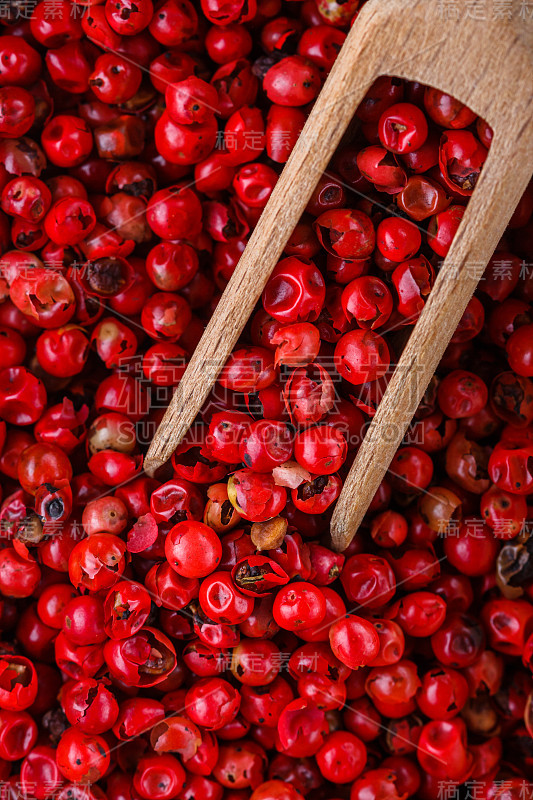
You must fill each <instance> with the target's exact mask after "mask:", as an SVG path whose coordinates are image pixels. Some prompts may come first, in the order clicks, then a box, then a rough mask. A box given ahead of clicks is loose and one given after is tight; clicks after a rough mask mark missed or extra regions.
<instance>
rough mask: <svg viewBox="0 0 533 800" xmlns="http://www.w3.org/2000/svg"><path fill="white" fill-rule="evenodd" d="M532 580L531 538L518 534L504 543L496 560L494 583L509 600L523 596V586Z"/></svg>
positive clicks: (532, 552) (524, 534)
mask: <svg viewBox="0 0 533 800" xmlns="http://www.w3.org/2000/svg"><path fill="white" fill-rule="evenodd" d="M532 579H533V536H531V535H530V534H528V533H526V532H522V533H520V534H519V535H518V536H517V538H516V539H513V540H512V541H510V542H506V543H505V544H504V546H503V547H502V549H501V550H500V552H499V553H498V558H497V560H496V583H497V584H498V587H499V589H500V591H501V592H502V594H503V595H504V596H505V597H507V598H508V599H509V600H514V599H515V598H516V597H521V596H522V595H523V594H524V589H523V588H522V587H523V586H524V584H526V583H529V582H531V580H532Z"/></svg>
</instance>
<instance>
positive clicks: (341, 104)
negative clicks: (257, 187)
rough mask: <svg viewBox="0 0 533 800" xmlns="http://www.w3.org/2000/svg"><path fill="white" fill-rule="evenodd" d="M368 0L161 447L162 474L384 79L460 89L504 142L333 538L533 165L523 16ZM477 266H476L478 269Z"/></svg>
mask: <svg viewBox="0 0 533 800" xmlns="http://www.w3.org/2000/svg"><path fill="white" fill-rule="evenodd" d="M453 5H454V6H455V7H459V12H460V13H459V18H458V19H455V18H447V15H446V13H445V12H446V0H386V2H384V0H369V2H368V3H367V4H366V5H365V6H364V7H363V9H362V11H361V13H360V15H359V18H358V20H357V22H356V24H355V25H354V26H353V27H352V29H351V31H350V33H349V35H348V37H347V40H346V42H345V45H344V47H343V48H342V50H341V53H340V54H339V56H338V58H337V60H336V62H335V65H334V67H333V70H332V71H331V73H330V75H329V77H328V80H327V81H326V84H325V86H324V88H323V90H322V92H321V94H320V96H319V97H318V99H317V101H316V103H315V105H314V108H313V110H312V112H311V114H310V116H309V118H308V120H307V123H306V125H305V127H304V129H303V131H302V134H301V136H300V138H299V140H298V142H297V144H296V146H295V148H294V150H293V152H292V154H291V157H290V159H289V161H288V162H287V164H286V166H285V169H284V170H283V173H282V175H281V177H280V179H279V181H278V183H277V185H276V188H275V189H274V191H273V193H272V196H271V198H270V200H269V202H268V204H267V206H266V208H265V210H264V211H263V214H262V216H261V219H260V221H259V223H258V225H257V227H256V228H255V230H254V232H253V234H252V236H251V237H250V241H249V243H248V245H247V247H246V250H245V251H244V253H243V255H242V257H241V259H240V261H239V264H238V265H237V268H236V269H235V272H234V273H233V276H232V278H231V280H230V282H229V284H228V286H227V288H226V290H225V292H224V294H223V296H222V298H221V300H220V302H219V304H218V306H217V310H216V313H215V314H214V315H213V317H212V318H211V320H210V322H209V323H208V325H207V328H206V330H205V333H204V335H203V337H202V339H201V341H200V343H199V345H198V347H197V349H196V351H195V353H194V355H193V357H192V359H191V361H190V364H189V366H188V367H187V370H186V372H185V375H184V376H183V378H182V380H181V382H180V384H179V386H178V387H177V389H176V392H175V394H174V396H173V398H172V401H171V403H170V405H169V408H168V409H167V411H166V413H165V416H164V417H163V420H162V422H161V424H160V426H159V428H158V431H157V433H156V435H155V437H154V440H153V442H152V444H151V446H150V448H149V451H148V454H147V457H146V461H145V470H146V471H147V472H148V473H149V474H153V472H154V471H155V469H157V467H159V466H160V465H161V464H163V463H164V462H165V461H166V460H167V459H168V458H169V457H170V455H171V454H172V452H173V451H174V449H175V448H176V446H177V445H178V444H179V442H180V441H181V439H182V438H183V436H184V435H185V433H186V431H187V430H188V428H189V427H190V425H191V423H192V422H193V421H194V418H195V417H196V415H197V413H198V411H199V409H200V408H201V406H202V404H203V402H204V400H205V398H206V397H207V395H208V393H209V391H210V389H211V388H212V386H213V384H214V383H215V381H216V378H217V375H218V373H219V371H220V369H221V368H222V367H223V365H224V363H225V361H226V359H227V357H228V356H229V354H230V353H231V351H232V349H233V347H234V345H235V344H236V342H237V340H238V338H239V336H240V334H241V331H242V329H243V328H244V325H245V324H246V321H247V320H248V318H249V316H250V314H251V313H252V311H253V309H254V306H255V305H256V303H257V301H258V300H259V298H260V296H261V292H262V290H263V288H264V286H265V284H266V282H267V280H268V278H269V276H270V273H271V272H272V269H273V268H274V266H275V264H276V263H277V261H278V260H279V258H280V257H281V254H282V252H283V248H284V247H285V245H286V243H287V241H288V239H289V237H290V235H291V233H292V231H293V229H294V227H295V225H296V223H297V222H298V220H299V218H300V216H301V214H302V213H303V211H304V209H305V206H306V205H307V202H308V200H309V197H310V196H311V194H312V192H313V189H314V187H315V185H316V183H317V181H318V179H319V177H320V175H321V173H322V172H323V170H324V169H325V168H326V166H327V164H328V162H329V160H330V158H331V156H332V155H333V153H334V151H335V149H336V147H337V145H338V144H339V142H340V140H341V137H342V135H343V133H344V131H345V130H346V128H347V126H348V124H349V122H350V120H351V119H352V117H353V114H354V112H355V109H356V108H357V106H358V105H359V103H360V101H361V100H362V98H363V97H364V95H365V93H366V92H367V90H368V89H369V87H370V86H371V85H372V83H373V82H374V80H375V79H376V78H377V77H378V76H380V75H397V76H399V77H401V78H405V79H407V80H416V81H420V82H421V83H426V84H429V85H431V86H436V87H438V88H440V89H442V90H443V91H445V92H447V93H448V94H451V95H453V96H455V97H457V98H458V99H459V100H461V101H462V102H464V103H466V104H467V105H468V106H469V107H470V108H471V109H472V110H474V111H475V112H476V113H477V114H479V115H480V116H482V117H483V118H484V119H486V120H487V122H488V123H489V124H490V125H491V127H492V128H493V129H494V132H495V135H494V141H493V145H492V147H491V150H490V153H489V156H488V158H487V161H486V163H485V165H484V168H483V172H482V174H481V177H480V180H479V182H478V188H477V189H476V191H475V193H474V195H473V197H472V199H471V201H470V203H469V206H468V209H467V212H466V214H465V216H464V219H463V222H462V224H461V227H460V229H459V231H458V234H457V236H456V237H455V240H454V243H453V245H452V248H451V249H450V252H449V254H448V257H447V258H446V261H445V264H444V266H443V267H442V269H441V271H440V274H439V276H438V279H437V281H436V284H435V287H434V288H433V291H432V293H431V296H430V299H429V302H428V303H427V304H426V308H425V309H424V312H423V313H422V315H421V317H420V319H419V321H418V322H417V325H416V326H415V329H414V330H413V333H412V335H411V337H410V340H409V342H408V345H407V347H406V348H405V350H404V352H403V354H402V356H401V359H400V362H399V364H398V368H397V370H396V372H395V374H394V376H393V378H392V380H391V382H390V384H389V387H388V389H387V392H386V394H385V396H384V398H383V401H382V402H381V404H380V407H379V409H378V413H377V414H376V416H375V417H374V420H373V422H372V425H371V426H370V428H369V431H368V434H367V436H366V437H365V440H364V442H363V444H362V446H361V448H360V450H359V453H358V455H357V458H356V461H355V463H354V465H353V468H352V470H351V472H350V475H349V477H348V480H347V481H346V484H345V487H344V490H343V493H342V495H341V497H340V498H339V501H338V503H337V507H336V510H335V514H334V517H333V521H332V539H333V543H334V546H335V547H336V548H337V549H338V550H343V549H344V548H345V547H346V546H347V545H348V543H349V542H350V541H351V539H352V538H353V535H354V534H355V532H356V530H357V527H358V526H359V524H360V522H361V520H362V518H363V516H364V513H365V512H366V509H367V508H368V505H369V503H370V501H371V499H372V497H373V495H374V493H375V491H376V489H377V487H378V486H379V484H380V482H381V480H382V478H383V475H384V474H385V472H386V470H387V468H388V466H389V464H390V461H391V459H392V457H393V455H394V453H395V451H396V449H397V447H398V445H399V443H400V442H401V439H402V437H403V434H404V432H405V429H406V428H407V426H408V424H409V422H410V420H411V418H412V415H413V413H414V411H415V409H416V405H417V404H418V401H419V399H420V397H421V396H422V394H423V393H424V391H425V388H426V386H427V383H428V382H429V380H430V379H431V376H432V374H433V373H434V371H435V368H436V366H437V364H438V362H439V360H440V358H441V355H442V353H443V352H444V350H445V348H446V346H447V344H448V342H449V340H450V338H451V335H452V333H453V331H454V330H455V328H456V326H457V323H458V322H459V320H460V318H461V316H462V313H463V311H464V308H465V306H466V304H467V303H468V300H469V299H470V297H471V295H472V293H473V291H474V289H475V286H476V283H477V277H476V276H477V274H479V264H480V263H487V261H488V260H489V258H490V256H491V255H492V252H493V251H494V248H495V246H496V244H497V242H498V240H499V238H500V236H501V234H502V233H503V231H504V229H505V227H506V225H507V222H508V220H509V218H510V216H511V214H512V212H513V210H514V208H515V206H516V204H517V202H518V200H519V199H520V196H521V194H522V192H523V191H524V189H525V187H526V186H527V183H528V181H529V179H530V177H531V173H532V171H533V147H532V144H533V121H532V120H533V117H532V109H533V98H532V96H531V91H530V82H531V74H532V66H533V64H532V56H531V54H532V43H533V32H532V28H533V24H532V22H531V21H527V20H524V19H522V18H521V17H520V15H519V13H520V12H519V10H520V5H521V4H520V0H514V7H513V9H512V17H511V19H495V18H493V17H492V16H491V13H490V10H489V11H487V7H488V5H490V4H487V3H486V2H485V0H479V4H478V5H479V9H480V10H481V12H482V11H483V9H485V12H486V13H485V17H486V18H485V19H476V18H475V6H473V4H472V2H471V0H470V1H469V2H468V3H467V2H466V0H456V2H455V3H454V4H453ZM473 265H475V269H472V266H473Z"/></svg>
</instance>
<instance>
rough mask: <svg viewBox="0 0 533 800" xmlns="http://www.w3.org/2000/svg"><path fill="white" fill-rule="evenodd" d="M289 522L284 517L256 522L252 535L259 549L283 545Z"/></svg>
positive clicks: (271, 548) (270, 548) (273, 548)
mask: <svg viewBox="0 0 533 800" xmlns="http://www.w3.org/2000/svg"><path fill="white" fill-rule="evenodd" d="M288 527H289V523H288V522H287V520H286V519H283V518H282V517H272V519H267V521H266V522H254V524H253V525H252V529H251V532H250V535H251V537H252V542H253V543H254V544H255V546H256V547H257V549H258V550H275V549H276V548H277V547H281V545H282V544H283V540H284V539H285V534H286V533H287V528H288Z"/></svg>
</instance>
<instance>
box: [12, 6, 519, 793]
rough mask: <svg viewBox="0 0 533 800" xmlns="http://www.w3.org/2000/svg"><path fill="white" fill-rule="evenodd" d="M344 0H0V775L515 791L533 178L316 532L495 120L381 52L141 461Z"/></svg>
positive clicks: (248, 786) (356, 789)
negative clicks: (243, 300) (291, 226)
mask: <svg viewBox="0 0 533 800" xmlns="http://www.w3.org/2000/svg"><path fill="white" fill-rule="evenodd" d="M30 6H31V7H30ZM361 6H362V3H360V2H359V0H346V1H345V2H336V0H303V2H301V1H296V2H294V1H291V2H289V0H287V2H282V0H226V1H225V2H223V0H201V5H200V3H196V4H193V3H191V2H190V0H161V1H160V2H159V3H158V4H156V5H155V7H154V6H153V5H152V2H151V0H135V2H133V1H132V0H106V2H104V3H101V2H98V0H96V2H94V3H91V4H90V5H87V6H84V5H82V4H74V3H71V2H69V0H41V2H38V3H36V2H33V3H31V4H30V5H29V4H28V3H27V2H25V1H24V0H9V1H8V2H7V3H6V4H3V5H2V15H1V20H0V22H1V24H2V28H1V31H2V34H1V35H0V188H1V201H0V204H1V209H2V210H1V211H0V247H1V256H0V266H1V271H0V474H1V489H2V496H1V500H2V502H1V505H0V628H1V631H2V641H1V642H0V797H1V798H2V800H19V798H20V799H21V800H22V798H24V800H26V799H27V800H48V798H50V799H53V800H105V798H108V800H174V799H176V800H250V799H251V800H302V799H303V798H305V800H384V798H386V799H387V800H406V798H408V797H413V798H419V799H420V800H456V799H457V800H459V798H476V800H527V798H531V797H533V739H532V735H533V677H532V675H531V671H532V670H533V561H532V554H533V538H532V532H533V513H532V509H531V506H528V497H529V496H530V495H532V494H533V383H532V380H531V379H532V378H533V307H532V304H533V236H532V228H533V222H532V216H533V189H531V188H529V189H528V190H527V191H526V193H525V195H524V197H523V199H522V201H521V202H520V204H519V206H518V208H517V210H516V212H515V214H514V216H513V218H512V220H511V222H510V225H509V228H508V230H507V232H506V234H505V236H504V237H503V239H502V241H501V242H500V243H499V246H498V249H497V251H496V252H495V254H494V256H493V258H492V259H491V262H490V264H489V266H488V267H487V268H486V269H485V271H484V272H483V269H484V266H485V265H483V264H471V265H468V266H469V268H470V269H472V270H474V271H476V274H482V275H483V277H482V279H481V282H480V284H479V288H478V290H477V291H476V294H475V296H474V298H473V299H472V300H471V302H470V303H469V305H468V307H467V310H466V312H465V314H464V316H463V318H462V320H461V323H460V325H459V327H458V329H457V331H456V332H455V335H454V337H453V339H452V342H451V344H450V346H449V347H448V349H447V351H446V354H445V356H444V358H443V360H442V362H441V364H440V366H439V370H438V373H437V375H436V376H435V378H434V379H433V380H432V382H431V385H430V387H429V388H428V390H427V392H426V394H425V396H424V399H423V401H422V403H421V404H420V405H419V406H418V409H417V410H416V413H415V415H414V420H413V423H412V425H411V427H410V429H409V431H408V434H407V436H406V438H405V441H404V443H403V444H402V447H401V448H400V449H399V450H398V452H397V454H396V456H395V458H394V460H393V462H392V464H391V467H390V470H389V472H388V474H387V477H386V478H385V480H384V481H383V483H382V485H381V487H380V490H379V491H378V493H377V495H376V496H375V497H374V499H373V501H372V504H371V506H370V509H369V512H368V514H367V516H366V518H365V521H364V524H363V526H362V528H361V530H360V532H359V533H358V534H357V536H356V538H355V539H354V540H353V542H352V543H351V544H350V546H349V547H348V549H347V550H346V552H344V553H342V554H338V553H335V552H334V551H333V550H332V548H331V541H330V538H329V520H330V518H331V513H332V511H333V508H334V504H335V501H336V499H337V498H338V496H339V494H340V491H341V488H342V484H343V479H344V478H345V477H346V474H347V472H348V470H349V467H350V465H351V463H352V461H353V458H354V456H355V454H356V452H357V448H358V446H359V444H360V442H361V440H362V437H363V436H364V434H365V430H366V428H367V426H368V423H369V421H370V420H371V418H372V416H373V414H374V413H375V411H376V408H377V406H378V404H379V402H380V399H381V397H382V395H383V393H384V391H385V388H386V386H387V383H388V380H389V379H390V377H391V375H392V373H393V371H394V364H395V363H396V361H397V358H398V356H399V354H400V353H401V350H402V347H403V346H404V344H405V341H406V339H407V338H408V335H409V332H410V330H411V329H412V326H413V325H414V324H415V323H416V320H417V318H418V316H419V315H420V313H421V311H422V309H423V307H424V304H425V302H426V300H427V297H428V295H429V293H430V291H431V288H432V285H433V284H434V281H435V277H436V275H437V274H438V271H439V269H440V266H441V264H442V261H443V259H444V257H445V256H446V253H447V252H448V250H449V247H450V244H451V241H452V239H453V236H454V234H455V232H456V230H457V228H458V226H459V224H460V221H461V218H462V215H463V213H464V209H465V206H466V203H467V202H468V199H469V197H470V196H471V194H472V192H473V191H474V189H475V186H476V182H477V179H478V177H479V174H480V172H481V170H482V168H483V163H484V161H485V159H486V157H487V153H488V149H489V147H490V143H491V138H492V131H491V130H490V128H489V127H488V125H487V124H486V123H485V122H484V121H483V120H481V119H479V118H477V117H476V115H475V114H474V113H472V112H471V111H470V110H469V109H467V108H465V107H464V106H463V105H461V104H460V103H459V102H457V101H455V100H454V99H453V98H451V97H449V96H447V95H445V94H443V93H442V92H440V91H437V90H436V89H433V88H431V87H424V86H421V85H420V84H415V83H408V82H405V81H403V80H400V79H395V78H390V77H383V78H380V79H379V80H378V81H377V82H376V83H375V84H374V86H373V87H372V88H371V90H370V91H369V92H368V94H367V96H366V97H365V99H364V101H363V102H362V104H361V106H360V107H359V109H358V111H357V114H356V117H355V119H354V122H353V124H352V125H351V127H350V130H349V131H348V132H347V134H346V135H345V137H344V139H343V142H342V144H341V146H340V148H339V149H338V151H337V152H336V154H335V156H334V158H333V159H332V162H331V164H330V166H329V168H328V169H327V171H326V172H325V174H324V175H322V176H318V175H317V187H316V189H315V191H314V193H313V196H312V197H311V200H310V201H309V204H308V206H307V209H306V213H305V215H304V216H303V218H302V219H301V220H300V222H299V224H298V225H297V227H296V229H295V231H294V233H293V235H292V236H291V239H290V241H289V243H288V244H287V247H286V248H285V252H284V257H283V258H282V260H281V261H280V262H279V263H278V265H277V266H276V268H275V270H274V272H273V274H272V276H271V278H270V280H269V282H268V284H267V286H266V288H265V290H264V293H263V296H262V301H261V303H260V305H259V307H258V308H257V309H256V312H255V313H254V315H253V317H252V319H251V320H250V322H249V324H248V326H247V328H246V330H245V331H244V333H243V336H242V339H241V341H240V342H239V344H238V346H237V348H236V349H235V351H234V353H233V354H232V356H231V358H230V359H229V361H228V363H227V364H226V365H225V367H224V369H223V370H222V372H221V374H220V377H219V380H218V381H217V384H216V386H215V389H214V390H213V391H212V393H211V395H210V396H209V398H208V400H207V402H206V403H205V405H204V407H203V409H202V412H201V414H200V416H199V418H198V419H197V421H196V423H195V425H194V426H193V427H192V428H191V430H190V432H189V433H188V435H187V437H186V438H185V440H184V442H183V443H182V444H181V445H180V446H179V447H178V448H177V450H176V451H175V453H174V455H173V457H172V460H171V463H169V464H167V465H165V466H164V467H162V468H161V469H160V470H159V471H158V472H157V473H156V475H155V477H154V478H151V477H149V476H147V475H146V474H144V473H143V467H142V464H143V455H144V453H145V452H146V449H147V447H148V445H149V443H150V442H151V440H152V438H153V436H154V433H155V430H156V428H157V425H158V423H159V422H160V420H161V418H162V415H163V413H164V410H165V408H166V406H167V404H168V402H169V400H170V397H171V395H172V392H173V390H174V388H175V387H176V386H177V385H178V384H179V381H180V378H181V376H182V375H183V372H184V370H185V368H186V365H187V362H188V360H189V358H190V357H191V355H192V353H193V351H194V348H195V346H196V344H197V343H198V341H199V339H200V337H201V335H202V332H203V330H204V327H205V324H206V322H207V320H208V319H209V317H210V316H211V314H212V313H213V311H214V309H215V308H216V304H217V300H218V298H219V297H220V295H221V292H222V291H223V290H224V287H225V286H226V284H227V281H228V280H229V278H230V276H231V274H232V272H233V270H234V268H235V266H236V264H237V261H238V259H239V257H240V254H241V253H242V252H243V250H244V247H245V245H246V242H247V240H248V238H249V234H250V231H251V230H252V229H253V228H254V226H255V224H256V223H257V221H258V219H259V216H260V214H261V211H262V209H263V208H264V207H265V205H266V203H267V201H268V198H269V196H270V194H271V192H272V190H273V188H274V186H275V184H276V181H277V178H278V176H279V174H280V172H281V170H282V167H283V164H284V163H285V162H286V161H287V159H288V157H289V155H290V152H291V150H292V148H293V146H294V144H295V142H296V140H297V138H298V135H299V133H300V131H301V129H302V127H303V124H304V122H305V120H306V117H307V115H308V113H309V111H310V108H311V107H312V103H313V101H314V99H315V98H316V97H317V95H318V93H319V91H320V88H321V86H322V84H323V82H324V79H325V77H326V76H327V74H328V72H329V71H330V69H331V67H332V65H333V63H334V60H335V57H336V55H337V54H338V52H339V50H340V48H341V46H342V44H343V42H344V40H345V38H346V34H347V31H348V30H349V28H350V25H351V24H352V23H354V24H355V25H357V21H356V17H357V14H358V13H359V11H360V8H361ZM332 113H334V111H333V112H332ZM218 366H219V365H210V364H206V370H208V369H216V370H218Z"/></svg>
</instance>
